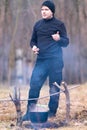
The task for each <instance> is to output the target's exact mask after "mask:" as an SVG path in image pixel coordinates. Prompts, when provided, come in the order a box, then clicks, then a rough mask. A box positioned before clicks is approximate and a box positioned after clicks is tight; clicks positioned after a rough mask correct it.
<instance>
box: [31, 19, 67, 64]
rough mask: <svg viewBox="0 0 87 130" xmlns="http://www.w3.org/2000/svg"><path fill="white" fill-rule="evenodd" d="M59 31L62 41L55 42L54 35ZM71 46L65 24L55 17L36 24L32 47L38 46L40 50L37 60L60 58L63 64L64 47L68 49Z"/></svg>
mask: <svg viewBox="0 0 87 130" xmlns="http://www.w3.org/2000/svg"><path fill="white" fill-rule="evenodd" d="M57 31H59V34H60V40H59V41H55V40H53V38H52V36H51V35H52V34H55V33H57ZM68 44H69V39H68V37H67V32H66V28H65V25H64V23H63V22H61V21H60V20H58V19H56V18H55V17H53V18H51V19H49V20H46V19H41V20H39V21H38V22H36V24H35V26H34V28H33V33H32V37H31V41H30V46H31V47H33V45H36V46H37V47H38V48H39V49H40V50H39V54H38V55H37V58H44V59H45V58H58V60H60V61H61V62H63V59H62V47H66V46H67V45H68Z"/></svg>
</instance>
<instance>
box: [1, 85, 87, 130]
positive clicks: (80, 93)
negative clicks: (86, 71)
mask: <svg viewBox="0 0 87 130" xmlns="http://www.w3.org/2000/svg"><path fill="white" fill-rule="evenodd" d="M68 87H71V85H70V86H68ZM48 91H49V89H48V87H47V86H44V87H43V88H42V90H41V94H40V96H45V95H48ZM9 93H12V87H8V86H1V87H0V99H1V98H5V99H10V98H9ZM27 95H28V86H26V87H22V88H21V98H22V99H27ZM86 96H87V84H84V85H80V87H78V88H75V89H73V90H70V101H71V112H70V123H69V125H68V126H64V125H63V121H64V120H65V113H66V109H65V106H66V105H65V95H64V94H63V93H61V95H60V104H59V109H58V111H57V115H56V117H55V118H52V119H48V122H47V124H46V126H47V127H46V128H45V130H57V129H58V130H87V97H86ZM48 100H49V98H46V99H42V100H39V103H40V104H45V105H46V104H47V103H48ZM26 104H27V102H26V101H25V102H24V101H21V108H22V113H23V114H24V113H25V111H26ZM15 124H16V111H15V106H14V104H13V102H6V101H5V102H2V101H0V130H17V127H16V126H15ZM19 130H32V129H31V122H23V126H22V128H20V129H19Z"/></svg>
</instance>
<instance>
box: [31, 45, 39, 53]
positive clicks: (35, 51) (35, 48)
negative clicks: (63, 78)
mask: <svg viewBox="0 0 87 130" xmlns="http://www.w3.org/2000/svg"><path fill="white" fill-rule="evenodd" d="M32 51H33V52H34V54H38V53H39V48H37V46H33V48H32Z"/></svg>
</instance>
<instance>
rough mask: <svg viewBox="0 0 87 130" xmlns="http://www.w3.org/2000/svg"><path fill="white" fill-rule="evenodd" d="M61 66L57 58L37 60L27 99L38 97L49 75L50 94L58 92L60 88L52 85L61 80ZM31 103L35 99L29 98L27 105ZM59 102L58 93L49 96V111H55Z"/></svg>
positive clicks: (34, 101)
mask: <svg viewBox="0 0 87 130" xmlns="http://www.w3.org/2000/svg"><path fill="white" fill-rule="evenodd" d="M62 68H63V66H62V65H61V64H60V63H59V61H58V60H57V59H45V60H41V59H40V60H37V61H36V64H35V67H34V70H33V72H32V76H31V81H30V90H29V97H28V98H29V99H30V98H38V97H39V94H40V90H41V88H42V86H43V84H44V82H45V80H46V79H47V77H49V86H50V91H49V92H50V94H53V93H55V92H59V91H60V89H59V88H57V87H56V86H54V85H53V83H54V82H57V83H58V84H59V85H60V83H61V81H62ZM31 103H37V101H36V100H29V101H28V107H29V105H30V104H31ZM58 103H59V95H55V96H50V101H49V109H50V111H52V112H54V113H56V111H57V108H58Z"/></svg>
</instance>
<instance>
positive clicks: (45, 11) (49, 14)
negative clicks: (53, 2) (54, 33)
mask: <svg viewBox="0 0 87 130" xmlns="http://www.w3.org/2000/svg"><path fill="white" fill-rule="evenodd" d="M41 15H42V18H43V19H50V18H52V17H53V13H52V11H51V10H50V9H49V8H48V7H47V6H42V8H41Z"/></svg>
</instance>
